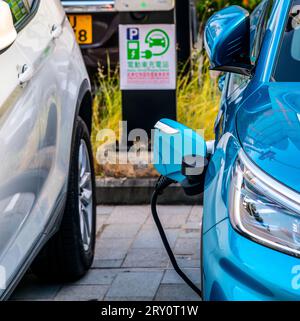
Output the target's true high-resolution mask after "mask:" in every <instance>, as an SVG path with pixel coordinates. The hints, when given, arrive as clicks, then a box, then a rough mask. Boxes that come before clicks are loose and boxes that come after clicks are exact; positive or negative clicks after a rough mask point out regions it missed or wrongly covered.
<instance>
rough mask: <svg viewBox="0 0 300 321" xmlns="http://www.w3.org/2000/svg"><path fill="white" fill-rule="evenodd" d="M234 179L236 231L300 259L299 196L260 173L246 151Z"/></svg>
mask: <svg viewBox="0 0 300 321" xmlns="http://www.w3.org/2000/svg"><path fill="white" fill-rule="evenodd" d="M231 178H232V179H231V186H230V199H229V202H230V204H229V209H230V220H231V223H232V225H233V227H234V229H235V230H237V231H238V232H239V233H241V234H242V235H244V236H245V237H248V238H250V239H252V240H253V241H255V242H258V243H261V244H263V245H265V246H268V247H271V248H273V249H276V250H278V251H282V252H285V253H288V254H290V255H294V256H300V195H299V194H298V193H296V192H295V191H293V190H291V189H289V188H288V187H286V186H285V185H283V184H281V183H279V182H278V181H276V180H275V179H272V178H271V177H270V176H268V175H267V174H266V173H265V172H263V171H262V170H260V169H259V168H258V167H257V166H255V165H254V164H253V163H252V162H251V161H250V160H249V159H248V157H247V156H246V155H245V153H244V152H243V151H240V153H239V156H238V158H237V160H236V163H235V166H234V168H233V171H232V177H231Z"/></svg>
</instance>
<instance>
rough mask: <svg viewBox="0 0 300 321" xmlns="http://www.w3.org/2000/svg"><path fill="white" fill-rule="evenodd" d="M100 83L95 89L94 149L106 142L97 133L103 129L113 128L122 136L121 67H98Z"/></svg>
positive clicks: (117, 134)
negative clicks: (99, 139)
mask: <svg viewBox="0 0 300 321" xmlns="http://www.w3.org/2000/svg"><path fill="white" fill-rule="evenodd" d="M97 78H98V83H97V87H96V89H95V98H94V104H93V131H92V143H93V147H94V150H96V149H97V147H98V146H99V145H101V144H103V143H104V142H101V141H97V134H98V132H99V131H100V130H101V129H112V130H113V131H114V132H115V133H116V136H117V137H119V136H120V132H119V121H121V120H122V109H121V91H120V77H119V67H117V68H115V69H114V70H112V69H111V67H110V63H109V62H108V70H106V71H104V69H103V67H101V66H99V68H98V77H97Z"/></svg>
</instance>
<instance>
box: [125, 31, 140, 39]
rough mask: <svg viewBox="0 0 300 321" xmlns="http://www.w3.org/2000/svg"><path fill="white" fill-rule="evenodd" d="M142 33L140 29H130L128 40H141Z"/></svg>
mask: <svg viewBox="0 0 300 321" xmlns="http://www.w3.org/2000/svg"><path fill="white" fill-rule="evenodd" d="M139 39H140V31H139V29H138V28H128V29H127V40H139Z"/></svg>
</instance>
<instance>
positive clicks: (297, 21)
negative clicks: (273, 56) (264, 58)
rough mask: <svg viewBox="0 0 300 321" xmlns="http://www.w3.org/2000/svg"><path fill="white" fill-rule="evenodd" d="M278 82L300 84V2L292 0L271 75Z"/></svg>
mask: <svg viewBox="0 0 300 321" xmlns="http://www.w3.org/2000/svg"><path fill="white" fill-rule="evenodd" d="M273 78H274V80H275V81H278V82H300V0H294V1H293V4H292V6H291V10H290V13H289V17H288V19H287V25H286V28H285V31H284V34H283V39H282V44H281V47H280V51H279V54H278V60H277V64H276V68H275V72H274V75H273Z"/></svg>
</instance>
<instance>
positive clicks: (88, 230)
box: [78, 140, 93, 251]
mask: <svg viewBox="0 0 300 321" xmlns="http://www.w3.org/2000/svg"><path fill="white" fill-rule="evenodd" d="M78 165H79V166H78V195H79V197H78V199H79V220H80V233H81V238H82V242H83V246H84V250H85V251H87V250H88V249H89V247H90V244H91V236H92V224H93V189H92V171H91V163H90V158H89V152H88V148H87V145H86V143H85V141H84V140H81V143H80V148H79V161H78Z"/></svg>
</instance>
